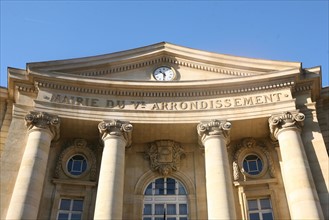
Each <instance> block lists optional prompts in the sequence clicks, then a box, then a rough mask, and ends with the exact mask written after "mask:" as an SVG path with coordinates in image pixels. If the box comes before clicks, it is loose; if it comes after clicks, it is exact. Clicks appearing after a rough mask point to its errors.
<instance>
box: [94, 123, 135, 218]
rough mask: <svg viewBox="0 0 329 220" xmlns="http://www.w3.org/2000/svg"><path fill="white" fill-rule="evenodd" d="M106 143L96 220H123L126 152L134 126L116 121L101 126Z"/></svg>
mask: <svg viewBox="0 0 329 220" xmlns="http://www.w3.org/2000/svg"><path fill="white" fill-rule="evenodd" d="M98 128H99V131H100V133H101V135H102V139H103V141H104V149H103V156H102V162H101V168H100V174H99V180H98V188H97V198H96V206H95V214H94V219H122V209H123V187H124V171H125V148H126V146H129V145H130V141H131V131H132V125H131V124H129V122H122V121H117V120H112V121H103V122H101V123H100V124H99V125H98Z"/></svg>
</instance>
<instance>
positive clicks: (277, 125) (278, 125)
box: [268, 112, 305, 140]
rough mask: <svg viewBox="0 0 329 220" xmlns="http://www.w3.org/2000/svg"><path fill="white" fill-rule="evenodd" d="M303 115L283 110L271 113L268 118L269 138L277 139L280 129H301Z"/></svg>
mask: <svg viewBox="0 0 329 220" xmlns="http://www.w3.org/2000/svg"><path fill="white" fill-rule="evenodd" d="M304 119H305V115H304V114H303V113H299V112H283V113H281V114H278V115H272V116H271V117H270V118H269V119H268V123H269V126H270V132H271V139H272V140H277V139H278V133H279V132H280V131H281V130H282V129H296V130H298V131H301V128H302V126H303V121H304Z"/></svg>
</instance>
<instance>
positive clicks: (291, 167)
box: [269, 112, 324, 219]
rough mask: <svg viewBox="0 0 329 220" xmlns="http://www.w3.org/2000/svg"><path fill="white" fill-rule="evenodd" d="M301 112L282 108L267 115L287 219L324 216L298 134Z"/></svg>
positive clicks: (301, 121) (302, 117) (300, 124)
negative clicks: (276, 148)
mask: <svg viewBox="0 0 329 220" xmlns="http://www.w3.org/2000/svg"><path fill="white" fill-rule="evenodd" d="M304 118H305V116H304V115H303V114H301V113H291V112H285V113H282V114H280V115H273V116H271V118H270V119H269V124H270V130H271V136H272V139H274V140H275V139H277V140H278V141H279V145H280V152H281V158H282V163H281V168H282V176H283V182H284V188H285V191H286V195H287V199H288V206H289V212H290V215H291V219H324V217H323V213H322V209H321V206H320V202H319V198H318V194H317V192H316V188H315V185H314V181H313V178H312V173H311V170H310V166H309V163H308V160H307V157H306V154H305V149H304V146H303V142H302V139H301V136H300V131H301V127H302V125H303V124H302V123H303V120H304Z"/></svg>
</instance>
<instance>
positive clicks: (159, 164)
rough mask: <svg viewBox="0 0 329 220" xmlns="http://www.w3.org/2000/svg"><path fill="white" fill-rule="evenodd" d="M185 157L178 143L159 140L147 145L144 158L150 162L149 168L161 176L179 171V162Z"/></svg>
mask: <svg viewBox="0 0 329 220" xmlns="http://www.w3.org/2000/svg"><path fill="white" fill-rule="evenodd" d="M184 156H185V153H184V150H183V148H182V147H181V146H180V144H179V143H177V142H174V141H171V140H159V141H155V142H152V143H150V144H149V146H148V149H147V150H146V152H145V157H146V158H147V159H149V160H150V167H151V170H153V171H158V172H159V173H160V174H161V175H163V176H168V175H170V174H171V173H172V172H173V171H176V170H179V167H180V160H181V159H182V158H183V157H184Z"/></svg>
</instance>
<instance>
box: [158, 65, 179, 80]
mask: <svg viewBox="0 0 329 220" xmlns="http://www.w3.org/2000/svg"><path fill="white" fill-rule="evenodd" d="M153 77H154V79H156V80H157V81H171V80H173V79H175V77H176V73H175V70H174V69H173V68H171V67H167V66H161V67H158V68H156V69H155V70H154V72H153Z"/></svg>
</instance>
